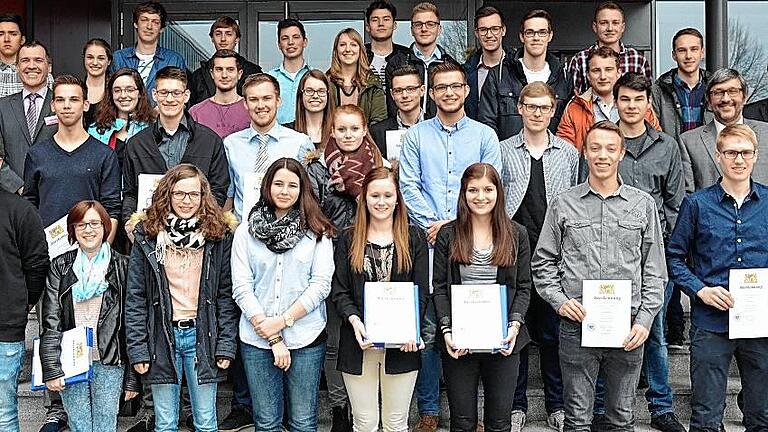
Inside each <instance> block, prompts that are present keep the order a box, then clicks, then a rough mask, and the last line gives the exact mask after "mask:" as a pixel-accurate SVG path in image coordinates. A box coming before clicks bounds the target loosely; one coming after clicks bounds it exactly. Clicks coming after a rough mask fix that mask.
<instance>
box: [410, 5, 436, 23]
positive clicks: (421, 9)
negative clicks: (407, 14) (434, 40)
mask: <svg viewBox="0 0 768 432" xmlns="http://www.w3.org/2000/svg"><path fill="white" fill-rule="evenodd" d="M421 12H432V13H433V14H435V16H436V17H437V20H438V21H440V10H439V9H437V6H435V4H434V3H432V2H428V1H425V2H421V3H418V4H416V6H414V7H413V9H412V10H411V19H413V16H414V15H416V14H417V13H421Z"/></svg>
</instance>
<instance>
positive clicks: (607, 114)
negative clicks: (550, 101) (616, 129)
mask: <svg viewBox="0 0 768 432" xmlns="http://www.w3.org/2000/svg"><path fill="white" fill-rule="evenodd" d="M587 61H588V64H589V85H590V87H589V90H587V91H585V92H583V93H582V94H580V95H578V96H574V97H573V99H571V101H570V102H569V103H568V105H567V106H566V107H565V112H564V113H563V117H562V119H561V120H560V126H558V128H557V136H559V137H560V138H563V139H564V140H566V141H568V142H570V143H571V144H573V145H574V146H576V149H577V150H579V151H581V148H582V147H583V145H584V138H585V137H586V136H587V131H588V130H589V129H590V128H591V127H592V125H593V124H595V123H597V122H600V121H602V120H609V121H611V122H613V123H616V122H617V121H619V110H618V109H617V108H616V104H615V101H614V100H613V85H614V84H616V80H618V79H619V76H620V75H621V74H620V73H619V69H620V68H619V64H620V63H619V62H620V57H619V54H618V53H617V52H616V51H614V50H613V49H611V48H609V47H600V48H597V49H595V50H593V51H590V52H589V56H588V57H587ZM644 115H645V119H646V120H648V122H650V123H651V125H652V126H653V127H654V128H656V129H658V128H659V121H658V120H657V119H656V116H655V115H654V114H653V110H651V109H650V108H649V109H648V111H647V112H645V113H644Z"/></svg>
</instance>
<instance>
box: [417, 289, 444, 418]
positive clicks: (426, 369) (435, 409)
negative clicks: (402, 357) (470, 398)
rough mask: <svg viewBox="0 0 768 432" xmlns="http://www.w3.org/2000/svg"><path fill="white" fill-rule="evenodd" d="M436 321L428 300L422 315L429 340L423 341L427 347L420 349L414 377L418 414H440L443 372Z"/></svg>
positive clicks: (433, 310) (433, 309)
mask: <svg viewBox="0 0 768 432" xmlns="http://www.w3.org/2000/svg"><path fill="white" fill-rule="evenodd" d="M436 322H437V318H436V317H435V308H434V305H433V304H432V302H431V301H430V302H429V303H428V304H427V313H426V314H425V316H424V329H425V333H427V338H428V339H431V340H425V341H424V342H425V343H426V344H427V347H426V348H425V349H423V350H421V353H420V355H421V369H419V377H418V378H417V379H416V406H417V407H418V409H419V414H420V415H428V416H437V415H439V414H440V377H441V376H442V374H443V368H442V363H441V361H440V348H439V346H438V345H437V344H436V343H435V340H434V338H436V337H442V335H437V331H436V328H437V325H436V324H435V323H436Z"/></svg>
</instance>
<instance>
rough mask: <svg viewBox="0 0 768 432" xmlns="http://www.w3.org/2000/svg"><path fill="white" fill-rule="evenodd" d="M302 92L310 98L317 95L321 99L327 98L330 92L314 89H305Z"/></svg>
mask: <svg viewBox="0 0 768 432" xmlns="http://www.w3.org/2000/svg"><path fill="white" fill-rule="evenodd" d="M301 92H302V93H303V94H304V96H309V97H313V96H315V95H317V96H319V97H326V96H328V90H327V89H317V90H315V89H313V88H305V89H304V90H302V91H301Z"/></svg>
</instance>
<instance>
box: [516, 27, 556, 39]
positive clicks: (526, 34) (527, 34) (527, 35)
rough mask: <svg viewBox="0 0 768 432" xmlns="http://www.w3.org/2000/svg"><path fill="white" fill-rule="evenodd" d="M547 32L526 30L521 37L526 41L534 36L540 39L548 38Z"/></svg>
mask: <svg viewBox="0 0 768 432" xmlns="http://www.w3.org/2000/svg"><path fill="white" fill-rule="evenodd" d="M549 32H550V31H549V30H530V29H529V30H526V31H524V32H522V33H523V37H524V38H526V39H533V37H534V36H538V37H539V38H541V39H544V38H545V37H547V36H549Z"/></svg>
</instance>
